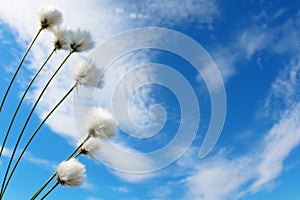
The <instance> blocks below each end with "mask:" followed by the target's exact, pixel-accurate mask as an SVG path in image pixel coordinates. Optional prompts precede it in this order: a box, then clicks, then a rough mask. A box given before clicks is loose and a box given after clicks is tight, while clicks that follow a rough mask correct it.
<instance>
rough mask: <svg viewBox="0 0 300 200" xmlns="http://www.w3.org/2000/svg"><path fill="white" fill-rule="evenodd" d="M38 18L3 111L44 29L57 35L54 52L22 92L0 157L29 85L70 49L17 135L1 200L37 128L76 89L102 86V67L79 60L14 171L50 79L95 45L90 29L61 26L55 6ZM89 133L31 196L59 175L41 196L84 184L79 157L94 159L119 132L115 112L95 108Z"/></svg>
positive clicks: (88, 124) (4, 178) (92, 111)
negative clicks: (104, 142)
mask: <svg viewBox="0 0 300 200" xmlns="http://www.w3.org/2000/svg"><path fill="white" fill-rule="evenodd" d="M38 19H39V24H40V26H39V29H38V32H37V33H36V35H35V36H34V38H33V40H32V42H31V43H30V45H29V47H28V48H27V50H26V52H25V54H24V56H23V58H22V60H21V62H20V64H19V66H18V67H17V69H16V71H15V73H14V76H13V78H12V79H11V81H10V83H9V86H8V88H7V90H6V92H5V95H4V98H3V99H2V102H1V107H0V111H1V109H2V107H3V105H4V102H5V100H6V97H7V95H8V93H9V90H10V88H11V86H12V84H13V82H14V80H15V78H16V75H17V74H18V72H19V70H20V68H21V66H22V64H23V62H24V60H25V58H26V56H27V54H28V52H29V51H30V49H31V47H32V45H33V44H34V42H35V41H36V39H37V38H38V36H39V35H40V33H41V31H42V30H50V31H51V32H53V34H54V38H53V40H52V51H51V52H50V54H49V55H48V57H47V58H46V60H45V61H44V63H43V64H42V65H41V67H40V68H39V69H38V71H37V72H36V73H35V75H34V76H33V78H32V79H31V81H30V83H29V84H28V86H27V88H26V89H25V92H24V93H23V95H22V97H21V99H20V102H19V104H18V106H17V108H16V110H15V112H14V114H13V118H12V120H11V122H10V124H9V127H8V130H7V132H6V134H5V136H4V139H3V142H2V146H1V151H0V157H1V155H2V153H3V150H4V147H5V144H6V141H7V139H8V136H9V133H10V130H11V128H12V125H13V123H14V121H15V118H16V116H17V113H18V111H19V109H20V107H21V105H22V102H23V100H24V98H25V96H26V94H27V93H28V91H29V89H30V87H31V86H32V84H33V83H34V81H35V80H36V78H37V77H38V75H39V74H40V72H41V71H42V70H43V68H44V67H45V66H46V64H47V63H48V61H49V60H50V58H51V57H52V56H53V55H54V53H55V52H57V51H58V50H67V51H69V53H68V54H67V55H66V57H65V58H64V59H63V61H62V62H61V64H60V65H59V66H58V68H57V69H56V70H55V72H54V73H53V74H52V75H51V77H50V78H49V80H48V81H47V83H46V85H45V86H44V88H43V90H42V91H41V93H40V94H39V96H38V97H37V99H36V101H35V103H34V105H33V107H32V108H31V111H30V113H29V115H28V116H27V118H26V121H25V123H24V125H23V127H22V130H21V132H20V134H19V135H18V138H17V140H16V143H15V145H14V148H13V150H12V154H11V156H10V160H9V162H8V166H7V168H6V171H5V174H4V177H3V181H2V186H1V193H0V200H2V199H3V197H4V194H5V191H6V189H7V188H8V185H9V183H10V180H11V178H12V177H13V174H14V172H15V170H16V168H17V166H18V165H19V163H20V161H21V159H22V157H23V155H24V154H25V152H26V150H27V149H28V147H29V145H30V144H31V143H32V141H33V139H34V138H35V137H36V136H37V133H38V131H39V130H40V128H41V127H42V126H43V124H44V123H45V122H46V120H47V119H48V118H49V117H50V116H51V115H52V114H53V112H54V111H55V110H56V109H57V108H58V107H59V106H60V105H61V103H62V102H63V101H64V100H65V99H66V98H67V97H68V96H69V95H70V94H71V93H72V92H73V91H74V89H75V88H78V87H79V86H82V87H96V88H101V87H102V86H103V83H104V82H103V75H102V73H103V70H102V69H99V68H97V67H96V66H95V65H94V63H93V62H92V61H91V60H83V61H82V62H80V63H79V64H78V65H77V66H76V67H75V68H74V70H73V74H72V75H73V78H74V84H73V85H72V86H71V88H70V89H69V90H68V91H67V92H66V93H65V95H64V96H63V97H62V98H61V99H60V100H59V101H58V102H57V104H56V105H55V106H54V107H53V108H52V110H51V111H50V112H49V113H48V114H47V115H46V116H45V118H44V119H43V120H42V121H41V123H40V124H39V125H38V127H37V128H36V129H35V131H34V132H33V133H32V134H31V136H30V138H29V140H28V141H27V143H26V144H25V146H24V148H23V149H22V150H21V151H20V152H21V153H20V155H19V156H18V158H17V160H16V162H15V163H14V165H13V167H12V170H10V169H11V166H12V162H13V160H14V156H15V155H16V152H17V149H18V146H19V143H20V141H21V139H22V136H23V134H24V132H25V129H26V127H27V125H28V123H29V121H30V118H31V116H32V114H33V113H34V111H35V108H36V107H37V105H38V103H39V101H40V99H41V98H42V96H43V95H44V93H45V91H46V89H47V88H48V86H49V84H50V83H51V81H52V80H53V79H54V78H55V76H56V75H57V73H58V72H59V71H60V69H61V68H62V67H63V66H64V64H65V63H66V61H67V60H68V59H69V57H70V56H71V55H72V54H73V53H81V52H83V51H88V50H91V49H92V48H93V47H94V41H93V40H92V37H91V34H90V32H88V31H86V30H81V29H77V30H76V31H70V30H67V29H66V28H61V27H59V25H60V24H61V23H62V13H61V12H60V11H59V10H57V9H55V8H45V9H41V10H40V12H39V14H38ZM87 119H88V121H87V136H86V137H85V139H83V140H82V141H81V142H80V144H79V145H78V146H77V148H76V149H75V150H74V151H73V152H72V153H71V155H70V156H69V157H68V158H67V159H66V160H65V161H63V162H62V163H61V164H60V165H59V166H58V168H57V170H56V172H55V173H54V174H53V175H52V176H51V177H50V178H49V179H48V180H47V181H46V182H45V183H44V184H43V185H42V186H41V187H40V189H38V190H37V192H36V193H35V194H34V195H33V196H32V198H31V199H35V198H37V197H38V196H39V194H40V193H41V192H42V191H43V190H44V189H45V188H46V187H47V185H48V184H49V183H50V182H51V181H52V180H53V179H54V178H56V183H55V184H54V186H53V187H52V188H50V189H49V190H48V192H46V193H45V194H44V196H43V197H41V199H44V198H46V197H47V196H48V195H49V194H50V193H51V192H52V191H53V190H54V188H55V187H57V186H58V185H59V184H60V185H63V186H65V185H68V186H79V185H81V184H82V183H83V181H84V179H85V176H86V175H85V167H84V165H83V164H81V163H80V162H79V161H78V160H77V157H78V156H79V155H86V156H88V157H91V158H95V155H97V154H98V153H99V151H100V149H101V148H100V139H107V138H110V137H112V136H114V135H115V132H116V124H115V123H114V120H113V118H112V115H111V114H110V113H109V112H108V111H106V110H104V109H102V108H96V109H92V110H91V111H90V112H89V114H88V117H87Z"/></svg>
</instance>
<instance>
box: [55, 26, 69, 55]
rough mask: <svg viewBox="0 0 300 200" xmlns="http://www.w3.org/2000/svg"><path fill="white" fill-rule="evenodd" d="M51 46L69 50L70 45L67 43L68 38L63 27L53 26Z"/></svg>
mask: <svg viewBox="0 0 300 200" xmlns="http://www.w3.org/2000/svg"><path fill="white" fill-rule="evenodd" d="M52 32H53V34H54V38H53V41H52V43H53V46H54V49H55V50H60V49H63V50H69V49H70V45H69V38H68V32H67V30H66V29H65V28H55V29H53V31H52Z"/></svg>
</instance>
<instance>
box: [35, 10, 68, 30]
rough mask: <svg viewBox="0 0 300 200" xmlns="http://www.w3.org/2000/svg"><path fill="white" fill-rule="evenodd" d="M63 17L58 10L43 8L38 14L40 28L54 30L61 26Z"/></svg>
mask: <svg viewBox="0 0 300 200" xmlns="http://www.w3.org/2000/svg"><path fill="white" fill-rule="evenodd" d="M62 16H63V15H62V13H61V12H60V11H59V10H58V9H56V8H53V7H46V8H42V9H41V10H40V11H39V14H38V19H39V22H40V28H41V29H53V28H54V27H56V26H59V25H60V24H61V23H62V21H63V18H62Z"/></svg>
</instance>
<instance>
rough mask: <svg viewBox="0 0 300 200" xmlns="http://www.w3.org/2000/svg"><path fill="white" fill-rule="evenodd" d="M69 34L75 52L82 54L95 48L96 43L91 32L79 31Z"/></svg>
mask: <svg viewBox="0 0 300 200" xmlns="http://www.w3.org/2000/svg"><path fill="white" fill-rule="evenodd" d="M69 34H70V47H71V49H72V51H73V52H82V51H86V50H90V49H92V48H94V46H95V42H94V41H93V39H92V36H91V33H90V32H89V31H86V30H80V29H77V31H70V33H69Z"/></svg>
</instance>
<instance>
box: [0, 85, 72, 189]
mask: <svg viewBox="0 0 300 200" xmlns="http://www.w3.org/2000/svg"><path fill="white" fill-rule="evenodd" d="M76 86H77V84H76V83H75V84H74V85H73V86H72V87H71V88H70V90H69V91H68V92H67V93H66V94H65V95H64V96H63V98H62V99H61V100H60V101H59V102H58V103H57V104H56V105H55V107H54V108H52V110H51V111H50V112H49V113H48V115H47V116H46V117H45V118H44V119H43V121H42V122H41V123H40V124H39V126H38V127H37V128H36V129H35V131H34V132H33V134H32V135H31V136H30V138H29V140H28V141H27V143H26V145H25V147H24V148H23V150H22V152H21V154H20V155H19V157H18V159H17V161H16V163H15V164H14V166H13V168H12V171H11V173H10V175H9V177H8V179H7V181H6V183H5V186H4V189H3V191H2V194H4V192H5V190H6V188H7V186H8V184H9V182H10V180H11V178H12V176H13V174H14V172H15V170H16V168H17V166H18V164H19V162H20V161H21V158H22V157H23V155H24V153H25V151H26V150H27V148H28V146H29V145H30V144H31V142H32V140H33V139H34V138H35V136H36V135H37V133H38V131H39V130H40V128H41V127H42V126H43V124H44V123H45V122H46V120H47V119H48V118H49V117H50V116H51V115H52V113H53V112H54V111H55V110H56V109H57V108H58V106H59V105H60V104H61V103H62V102H63V101H64V100H65V99H66V98H67V97H68V96H69V95H70V94H71V93H72V91H73V90H74V89H75V88H76Z"/></svg>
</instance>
